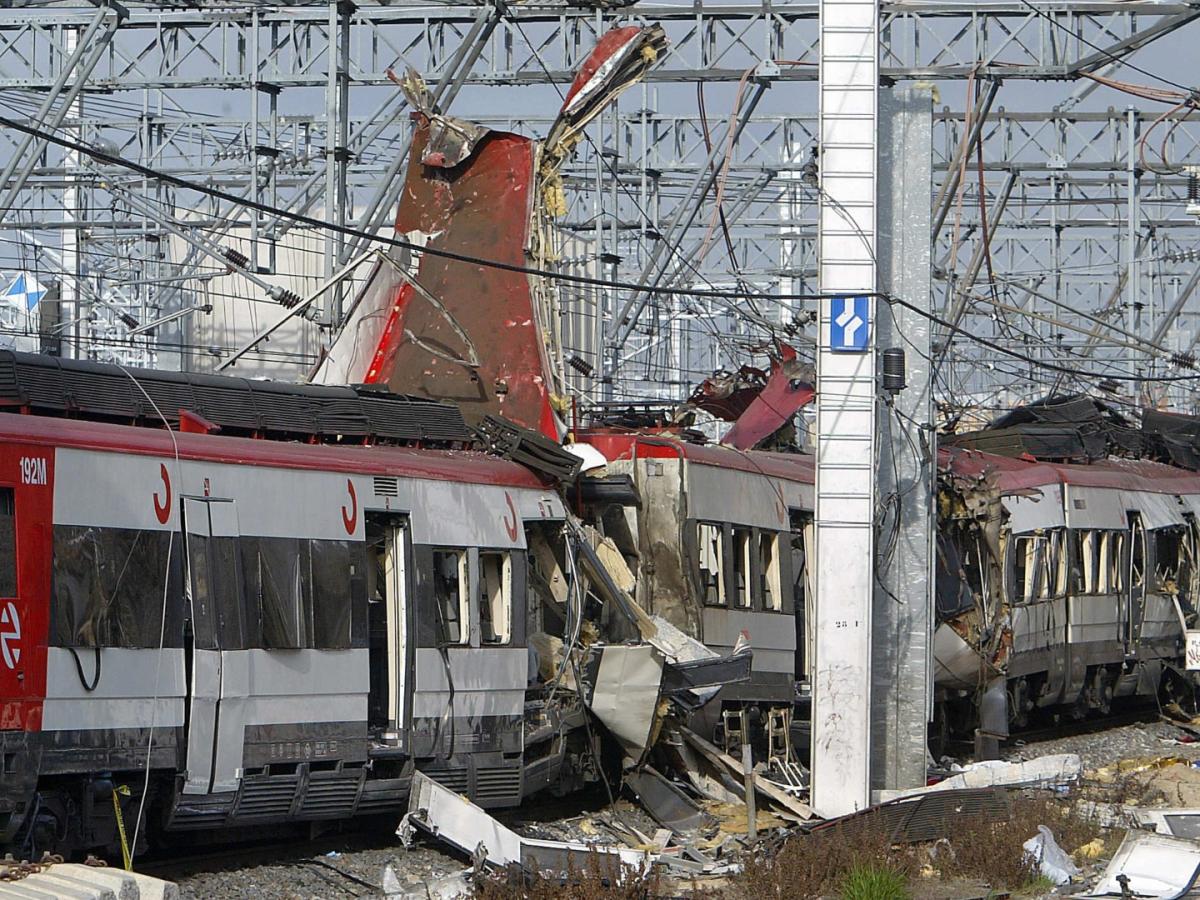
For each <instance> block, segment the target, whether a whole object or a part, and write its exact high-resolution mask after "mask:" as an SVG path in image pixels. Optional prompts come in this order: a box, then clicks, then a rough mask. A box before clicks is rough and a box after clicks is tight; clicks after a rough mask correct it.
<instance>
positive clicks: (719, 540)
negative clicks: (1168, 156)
mask: <svg viewBox="0 0 1200 900" xmlns="http://www.w3.org/2000/svg"><path fill="white" fill-rule="evenodd" d="M696 547H697V553H696V556H697V560H696V563H697V565H696V569H697V571H698V572H699V578H700V591H701V600H702V602H703V603H704V604H705V605H706V606H728V605H729V598H728V596H727V594H726V589H725V526H724V525H723V524H721V523H719V522H697V523H696ZM706 563H707V564H715V566H716V568H710V567H709V566H708V565H706ZM705 573H709V575H707V576H706V574H705ZM714 588H715V589H716V597H715V598H713V597H710V595H709V592H710V591H711V590H712V589H714Z"/></svg>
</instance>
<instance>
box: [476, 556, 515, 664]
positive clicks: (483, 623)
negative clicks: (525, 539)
mask: <svg viewBox="0 0 1200 900" xmlns="http://www.w3.org/2000/svg"><path fill="white" fill-rule="evenodd" d="M479 632H480V636H479V639H480V641H481V642H482V643H484V644H507V643H508V642H509V641H510V640H511V639H512V556H511V554H508V553H480V554H479Z"/></svg>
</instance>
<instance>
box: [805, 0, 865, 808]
mask: <svg viewBox="0 0 1200 900" xmlns="http://www.w3.org/2000/svg"><path fill="white" fill-rule="evenodd" d="M820 16H821V23H820V31H821V58H820V79H821V84H820V126H819V135H820V186H821V202H820V212H819V219H818V233H819V240H820V251H819V252H820V260H819V279H820V289H821V293H822V295H824V298H823V299H822V300H821V312H820V346H819V348H818V352H817V486H816V487H817V503H816V530H817V554H816V555H817V585H816V588H817V591H816V593H817V609H816V617H815V620H816V623H815V624H816V627H815V631H816V660H815V663H816V670H815V678H814V684H813V723H812V727H813V742H812V784H813V789H812V803H813V807H814V808H815V809H816V811H817V812H818V813H819V814H820V815H822V816H837V815H842V814H844V813H849V812H853V811H854V810H856V809H861V808H863V807H864V806H866V805H867V803H868V802H869V800H870V760H871V753H870V738H871V727H870V726H871V722H870V702H871V698H870V689H871V614H872V596H873V584H874V577H873V572H874V528H873V523H874V514H875V393H876V390H875V335H874V313H875V306H876V302H875V297H874V292H875V290H876V272H875V252H876V251H875V243H876V221H875V218H876V196H875V195H876V187H875V182H876V161H877V146H876V124H877V123H876V119H877V113H878V93H879V56H878V54H879V49H878V48H879V4H878V2H877V0H875V2H872V0H822V2H821V8H820Z"/></svg>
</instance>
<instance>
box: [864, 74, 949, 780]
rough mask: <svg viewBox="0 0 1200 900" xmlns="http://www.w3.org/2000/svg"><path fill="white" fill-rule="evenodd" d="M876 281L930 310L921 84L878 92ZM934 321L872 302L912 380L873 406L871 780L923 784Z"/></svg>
mask: <svg viewBox="0 0 1200 900" xmlns="http://www.w3.org/2000/svg"><path fill="white" fill-rule="evenodd" d="M879 143H880V146H879V171H880V172H887V173H888V177H887V178H886V179H884V180H883V183H882V184H881V185H880V190H879V284H880V286H881V287H882V288H883V289H884V290H886V291H887V292H888V293H890V294H894V295H896V296H898V297H903V298H904V300H905V301H907V302H908V303H912V304H915V305H916V306H918V307H920V308H921V309H923V310H925V311H926V312H928V311H929V310H930V309H931V308H932V307H931V304H932V300H933V294H932V290H931V287H932V284H931V270H932V265H931V262H932V254H933V246H932V242H931V241H930V239H929V225H930V208H929V203H928V201H927V200H926V198H927V197H929V196H930V195H931V193H932V191H933V146H932V144H933V97H932V96H931V94H930V91H929V90H928V89H921V88H912V89H909V90H895V91H888V92H885V93H884V94H883V95H882V96H881V97H880V103H879ZM932 332H933V328H932V325H931V323H930V321H929V319H928V318H926V317H925V316H922V315H921V314H920V313H917V312H914V311H913V310H910V309H907V308H905V307H901V306H890V307H886V308H885V307H884V305H883V304H881V305H880V310H879V320H878V329H877V332H876V333H877V335H878V345H879V347H880V348H881V349H882V348H889V347H890V348H900V349H902V350H904V351H905V356H906V363H907V366H906V369H907V381H908V386H907V387H906V388H905V389H904V390H902V391H901V392H900V393H898V394H896V395H895V396H894V397H888V396H886V395H885V397H884V400H885V402H884V403H882V404H879V442H880V454H881V456H882V458H881V459H880V464H879V471H878V479H879V486H878V490H879V495H880V496H881V497H889V498H894V500H893V501H892V502H884V503H883V504H882V506H883V509H882V517H883V519H882V521H881V522H880V527H879V533H880V534H883V535H894V539H893V540H892V541H888V542H885V544H886V546H883V547H878V548H876V553H877V554H878V556H879V558H878V560H877V562H876V578H877V584H876V589H875V602H874V606H875V611H874V617H873V621H872V625H871V628H872V647H871V787H872V790H905V789H908V788H916V787H922V786H923V785H924V784H925V772H926V753H927V750H926V743H927V742H926V736H927V728H928V724H929V719H930V711H931V710H930V707H931V703H930V699H931V695H932V690H933V665H932V647H933V644H932V637H933V615H932V613H933V579H932V577H931V573H932V571H933V567H932V561H933V534H934V532H935V523H934V516H933V497H934V494H933V480H934V473H935V469H936V452H937V450H936V447H935V446H934V437H935V436H934V432H933V428H932V427H930V428H929V429H928V430H925V431H923V430H922V426H924V425H926V424H929V423H932V422H933V386H932V383H931V366H930V363H929V357H930V347H931V344H932Z"/></svg>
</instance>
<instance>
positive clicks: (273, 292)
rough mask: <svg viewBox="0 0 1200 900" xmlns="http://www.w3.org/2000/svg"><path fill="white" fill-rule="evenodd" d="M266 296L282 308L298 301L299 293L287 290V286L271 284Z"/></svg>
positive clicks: (287, 307) (286, 307) (289, 306)
mask: <svg viewBox="0 0 1200 900" xmlns="http://www.w3.org/2000/svg"><path fill="white" fill-rule="evenodd" d="M267 296H268V297H270V298H271V299H272V300H274V301H275V302H276V303H278V304H279V305H280V306H282V307H283V308H284V309H291V308H292V307H293V306H295V305H296V304H298V303H299V302H300V295H299V294H297V293H296V292H295V291H289V290H288V289H287V288H284V287H280V286H279V285H273V286H272V287H271V288H270V289H269V290H268V291H267Z"/></svg>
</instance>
